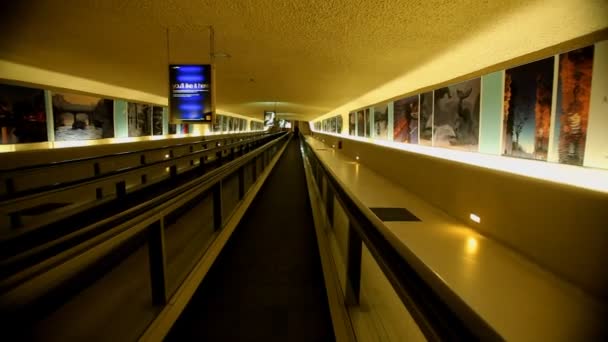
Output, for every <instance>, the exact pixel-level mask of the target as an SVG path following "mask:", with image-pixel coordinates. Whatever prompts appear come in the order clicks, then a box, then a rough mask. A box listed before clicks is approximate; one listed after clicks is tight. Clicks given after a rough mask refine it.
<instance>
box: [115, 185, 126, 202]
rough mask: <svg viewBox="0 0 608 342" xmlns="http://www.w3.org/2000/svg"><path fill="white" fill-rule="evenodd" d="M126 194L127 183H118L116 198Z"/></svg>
mask: <svg viewBox="0 0 608 342" xmlns="http://www.w3.org/2000/svg"><path fill="white" fill-rule="evenodd" d="M126 194H127V182H125V181H120V182H118V183H116V197H117V198H122V197H124V196H125V195H126Z"/></svg>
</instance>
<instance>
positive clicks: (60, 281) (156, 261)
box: [0, 133, 289, 322]
mask: <svg viewBox="0 0 608 342" xmlns="http://www.w3.org/2000/svg"><path fill="white" fill-rule="evenodd" d="M288 136H289V135H288V134H283V133H281V134H278V135H275V136H274V139H273V140H272V141H270V142H267V143H266V144H265V145H263V146H261V147H259V148H257V149H256V150H254V151H251V152H249V153H247V154H245V155H244V156H241V157H239V158H237V159H234V160H232V161H230V162H228V163H226V164H224V165H222V166H219V167H218V168H216V169H214V170H212V171H210V172H208V173H206V174H205V175H203V176H201V177H199V178H196V179H194V180H191V181H189V182H188V183H186V184H183V185H180V186H179V187H177V188H175V189H173V190H171V191H168V192H166V193H163V194H162V195H160V196H158V197H156V198H154V199H152V200H149V201H146V202H144V203H141V204H139V205H137V206H135V207H132V208H130V209H128V210H126V211H124V212H122V213H120V214H117V215H114V216H112V217H108V218H106V219H104V220H101V221H99V222H96V223H95V224H92V225H90V226H87V227H85V228H83V229H80V230H78V231H77V232H74V233H73V234H78V235H83V236H86V235H87V233H89V232H92V231H99V230H100V228H102V229H101V233H98V234H95V235H93V236H92V237H90V238H87V239H86V240H85V241H83V242H81V243H79V244H78V245H76V246H72V247H70V248H69V249H65V250H62V251H61V252H60V253H58V254H56V255H54V256H52V257H49V258H47V259H45V260H43V261H41V262H39V263H37V264H34V265H31V266H29V267H27V268H25V269H21V270H19V271H18V272H14V273H12V274H10V275H9V276H8V277H4V278H2V279H1V280H0V308H1V311H2V314H3V315H4V317H12V321H17V322H18V321H19V320H21V319H24V317H27V316H28V314H29V313H31V312H33V311H31V310H37V309H36V308H37V306H40V305H48V301H45V300H43V299H45V298H47V299H48V298H49V297H54V298H59V297H57V294H58V293H59V295H61V294H63V295H65V296H67V297H69V296H72V295H73V293H74V292H78V290H77V288H78V286H80V285H79V284H80V282H81V280H80V279H81V278H82V277H83V274H85V273H87V272H89V273H91V272H92V273H96V271H95V269H96V267H98V266H99V264H100V263H103V260H104V259H105V258H107V257H108V256H109V255H112V254H113V253H116V251H117V250H120V249H121V248H122V246H125V245H127V244H129V243H130V242H131V241H133V240H134V239H144V240H145V241H146V243H147V245H148V252H149V253H148V263H149V280H150V286H151V293H152V298H150V300H151V302H152V304H153V305H154V306H155V307H162V306H164V305H165V304H166V303H167V298H168V291H167V276H166V273H167V265H166V253H165V244H166V241H165V223H166V220H167V218H168V217H170V216H171V215H173V216H175V215H176V213H179V212H181V210H182V209H183V208H186V209H187V208H188V207H191V206H192V204H193V203H194V202H196V201H200V199H201V198H202V197H203V196H204V195H207V194H208V195H210V196H211V198H212V207H213V208H212V213H213V215H212V216H213V218H212V222H213V229H214V230H215V231H216V232H218V231H220V230H221V229H222V227H223V225H224V223H225V222H226V219H227V218H228V217H229V216H230V215H231V214H230V212H231V211H230V210H232V209H234V208H228V209H230V210H227V208H224V204H225V203H224V198H223V197H224V196H223V189H224V186H223V182H224V181H225V180H226V179H228V178H230V177H236V179H238V182H237V184H238V200H239V201H240V200H241V199H243V197H244V196H245V193H246V191H247V190H248V189H247V188H246V181H245V179H246V178H247V179H251V182H252V184H253V183H255V180H256V179H257V178H258V177H259V175H260V174H261V173H262V171H263V170H264V168H265V167H266V166H267V165H268V164H269V163H270V161H271V159H272V157H273V156H274V155H275V154H276V153H277V152H278V151H279V150H280V147H281V146H282V145H281V143H283V142H285V140H286V139H287V138H288ZM245 172H248V173H250V174H249V175H246V174H245ZM252 184H250V186H251V185H252ZM70 238H73V236H71V237H70ZM62 239H63V238H62ZM55 244H61V239H59V240H55V241H51V242H48V243H47V244H46V245H44V246H41V247H40V249H44V248H50V247H51V246H52V245H55ZM27 253H36V251H28V252H27ZM20 257H21V258H22V257H25V256H14V257H13V258H12V260H8V261H7V260H3V261H2V266H7V265H8V264H10V262H18V260H19V258H20ZM66 288H67V289H69V291H68V292H69V293H65V292H62V291H65V289H66ZM57 291H58V292H57ZM56 292H57V293H56ZM67 297H66V298H67ZM56 301H57V299H56V300H55V302H56ZM41 303H43V304H41ZM44 303H46V304H44ZM117 304H118V303H117Z"/></svg>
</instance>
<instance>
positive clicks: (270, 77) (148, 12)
mask: <svg viewBox="0 0 608 342" xmlns="http://www.w3.org/2000/svg"><path fill="white" fill-rule="evenodd" d="M533 2H534V1H533ZM529 3H530V1H516V0H503V1H481V0H471V1H455V0H451V1H443V0H401V1H389V0H385V1H372V0H309V1H303V0H300V1H297V0H296V1H290V0H283V1H280V0H277V1H274V0H241V1H231V0H223V1H222V0H219V1H213V0H199V1H193V0H190V1H187V0H163V1H161V0H157V1H153V0H139V1H126V0H97V1H94V0H86V1H83V0H62V1H54V0H38V1H32V0H21V1H6V2H3V4H1V5H0V6H1V8H0V12H1V13H4V14H2V15H1V16H2V17H0V30H1V31H0V32H2V34H1V36H0V59H5V60H10V61H15V62H18V63H22V64H26V65H32V66H37V67H40V68H43V69H46V70H52V71H57V72H61V73H66V74H70V75H76V76H79V77H85V78H88V79H92V80H96V81H101V82H105V83H109V84H113V85H117V86H121V87H126V88H131V89H137V90H140V91H143V92H147V93H151V94H155V95H158V96H166V95H167V90H168V86H167V84H168V83H167V64H168V63H200V62H208V61H209V33H208V32H209V31H208V26H209V25H212V26H213V27H214V29H215V33H216V50H217V51H220V52H225V53H228V54H230V55H231V57H230V58H217V81H216V84H217V105H218V107H219V108H221V109H223V110H226V111H230V112H233V113H238V114H242V115H247V116H251V117H254V118H258V119H261V117H262V112H263V110H269V109H274V108H275V106H276V109H277V111H278V112H281V113H290V114H293V117H294V118H295V119H304V120H307V119H311V118H315V117H317V116H319V115H322V114H326V113H328V112H330V111H332V110H333V109H335V108H337V107H339V106H340V105H342V104H344V103H347V102H349V101H351V100H352V99H354V98H356V97H358V96H360V95H361V94H364V93H366V92H368V91H370V90H371V89H373V88H375V87H378V86H379V85H382V84H384V83H386V82H389V81H390V80H392V79H394V78H396V77H397V76H399V75H401V74H403V73H404V72H406V71H407V70H408V69H412V68H415V67H416V66H418V65H419V64H421V63H428V62H429V61H432V60H433V59H434V57H435V56H436V55H440V54H442V53H444V52H445V51H446V50H449V49H450V48H451V47H452V46H454V45H456V44H458V42H459V41H461V40H464V39H467V38H468V37H470V36H472V35H475V34H476V32H479V31H482V30H484V29H485V28H486V27H487V26H488V25H493V24H495V23H496V22H497V21H499V20H500V18H501V17H502V16H506V15H508V14H509V13H510V12H512V11H516V10H520V9H521V8H523V7H525V6H528V5H529ZM167 31H168V38H169V39H168V40H167ZM486 48H487V49H492V47H491V46H488V47H486Z"/></svg>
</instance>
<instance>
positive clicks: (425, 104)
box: [418, 91, 433, 146]
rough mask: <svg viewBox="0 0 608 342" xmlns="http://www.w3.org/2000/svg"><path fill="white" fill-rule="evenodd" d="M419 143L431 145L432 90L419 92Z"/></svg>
mask: <svg viewBox="0 0 608 342" xmlns="http://www.w3.org/2000/svg"><path fill="white" fill-rule="evenodd" d="M418 132H419V137H420V138H419V140H418V143H419V144H420V145H427V146H430V145H432V138H433V92H432V91H430V92H428V93H423V94H420V120H419V125H418Z"/></svg>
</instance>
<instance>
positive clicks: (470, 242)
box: [465, 236, 479, 254]
mask: <svg viewBox="0 0 608 342" xmlns="http://www.w3.org/2000/svg"><path fill="white" fill-rule="evenodd" d="M478 248H479V243H478V242H477V239H476V238H474V237H472V236H471V237H469V238H468V239H467V243H466V247H465V250H466V251H467V253H468V254H475V253H477V249H478Z"/></svg>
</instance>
